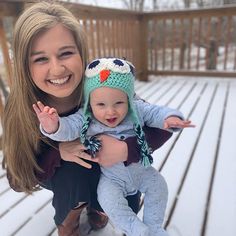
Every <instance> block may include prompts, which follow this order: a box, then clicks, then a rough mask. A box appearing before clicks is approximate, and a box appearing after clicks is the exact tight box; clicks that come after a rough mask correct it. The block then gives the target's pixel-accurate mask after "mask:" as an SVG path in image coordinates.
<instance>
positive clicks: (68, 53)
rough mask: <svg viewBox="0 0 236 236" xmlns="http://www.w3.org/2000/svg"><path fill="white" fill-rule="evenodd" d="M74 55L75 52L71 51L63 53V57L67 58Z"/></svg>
mask: <svg viewBox="0 0 236 236" xmlns="http://www.w3.org/2000/svg"><path fill="white" fill-rule="evenodd" d="M72 54H74V53H73V52H71V51H66V52H62V53H61V55H60V56H61V57H67V56H70V55H72Z"/></svg>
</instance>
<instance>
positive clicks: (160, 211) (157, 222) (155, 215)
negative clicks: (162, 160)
mask: <svg viewBox="0 0 236 236" xmlns="http://www.w3.org/2000/svg"><path fill="white" fill-rule="evenodd" d="M130 171H131V172H130V173H131V175H132V177H133V179H134V183H135V184H137V185H139V190H140V191H141V192H142V193H144V194H145V196H144V212H143V222H144V223H145V224H146V225H147V226H148V227H149V229H150V235H152V236H168V234H167V232H166V231H165V230H164V229H163V227H162V225H163V221H164V216H165V210H166V204H167V198H168V189H167V184H166V181H165V179H164V178H163V177H162V175H161V174H160V173H159V172H158V171H157V170H156V169H154V168H153V167H146V168H145V167H142V166H141V167H140V166H138V165H136V168H135V169H132V167H131V168H130ZM137 175H138V176H137Z"/></svg>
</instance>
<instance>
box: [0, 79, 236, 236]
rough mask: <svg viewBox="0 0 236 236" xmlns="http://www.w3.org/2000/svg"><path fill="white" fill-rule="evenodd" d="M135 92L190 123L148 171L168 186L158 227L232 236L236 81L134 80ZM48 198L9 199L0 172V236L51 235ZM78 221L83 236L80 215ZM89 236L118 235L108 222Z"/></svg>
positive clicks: (179, 234) (195, 235)
mask: <svg viewBox="0 0 236 236" xmlns="http://www.w3.org/2000/svg"><path fill="white" fill-rule="evenodd" d="M136 91H137V94H138V95H140V96H141V97H142V98H144V99H146V100H147V101H149V102H150V103H157V104H159V105H165V106H169V107H173V108H177V109H179V110H181V111H182V112H183V113H184V115H185V116H186V118H188V119H190V120H192V122H193V123H194V124H196V128H194V129H185V130H184V131H183V132H182V133H180V134H174V135H173V137H172V138H171V139H170V140H169V141H168V142H167V143H166V144H165V145H164V146H163V147H162V148H161V149H159V150H157V151H156V152H155V153H154V166H155V167H156V168H157V169H159V170H160V172H161V173H162V174H163V176H164V177H165V179H166V181H167V183H168V187H169V201H168V207H167V211H166V223H165V226H166V227H167V231H168V232H169V234H170V236H222V235H225V236H235V235H236V224H235V219H236V187H235V184H236V143H235V138H234V132H235V130H236V119H235V117H236V105H235V103H236V102H235V101H236V80H234V79H224V78H222V79H212V78H199V77H197V78H190V77H163V78H157V77H155V78H154V77H153V78H150V81H149V82H148V83H145V82H137V83H136ZM1 160H2V158H0V162H1ZM51 196H52V195H51V193H50V192H49V191H46V190H43V191H40V192H37V193H35V194H34V195H33V196H26V195H25V194H23V193H15V192H14V191H13V190H11V189H10V188H9V186H8V182H7V180H6V176H5V172H4V171H3V170H1V169H0V235H1V236H9V235H17V236H31V235H34V236H46V235H53V236H55V235H57V233H56V230H55V225H54V223H53V214H54V213H53V208H52V206H51ZM139 216H140V217H141V216H142V211H141V212H140V214H139ZM82 222H83V223H82V224H83V231H84V232H88V231H89V228H88V225H87V224H86V223H85V222H86V214H84V217H82ZM83 235H87V234H85V233H83ZM88 235H90V236H95V235H98V236H113V235H114V236H115V235H116V236H118V235H121V234H120V233H118V232H115V231H114V229H113V227H112V225H111V224H109V225H108V226H107V227H106V228H105V229H103V230H100V231H97V232H94V231H91V232H89V234H88Z"/></svg>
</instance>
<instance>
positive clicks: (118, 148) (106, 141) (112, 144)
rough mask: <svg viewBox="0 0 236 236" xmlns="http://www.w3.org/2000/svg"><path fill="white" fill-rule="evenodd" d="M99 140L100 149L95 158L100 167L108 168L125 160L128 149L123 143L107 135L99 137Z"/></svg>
mask: <svg viewBox="0 0 236 236" xmlns="http://www.w3.org/2000/svg"><path fill="white" fill-rule="evenodd" d="M99 139H100V140H101V142H102V148H101V150H100V151H99V153H97V155H96V157H97V158H98V163H99V164H100V165H101V166H104V167H109V166H112V165H114V164H116V163H118V162H123V161H126V160H127V156H128V147H127V145H126V143H125V142H123V141H119V140H118V139H116V138H113V137H111V136H108V135H100V136H99Z"/></svg>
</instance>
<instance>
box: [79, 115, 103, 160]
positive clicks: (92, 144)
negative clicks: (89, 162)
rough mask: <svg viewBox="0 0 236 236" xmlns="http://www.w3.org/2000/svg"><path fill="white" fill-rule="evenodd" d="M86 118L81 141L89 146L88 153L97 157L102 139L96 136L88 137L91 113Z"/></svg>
mask: <svg viewBox="0 0 236 236" xmlns="http://www.w3.org/2000/svg"><path fill="white" fill-rule="evenodd" d="M84 119H85V121H84V124H83V126H82V129H81V134H80V141H81V143H82V144H83V145H84V146H85V147H86V148H87V150H86V151H88V153H89V154H90V155H91V156H92V158H95V156H96V153H97V152H98V151H99V150H100V148H101V147H102V144H101V141H100V140H99V139H98V138H97V137H96V136H92V137H90V138H87V137H86V134H87V131H88V128H89V125H90V123H91V120H92V118H91V116H90V115H86V116H85V117H84Z"/></svg>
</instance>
